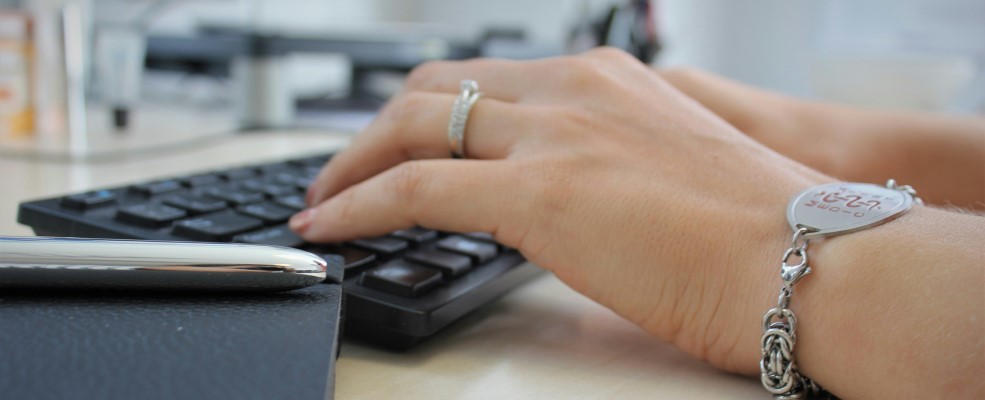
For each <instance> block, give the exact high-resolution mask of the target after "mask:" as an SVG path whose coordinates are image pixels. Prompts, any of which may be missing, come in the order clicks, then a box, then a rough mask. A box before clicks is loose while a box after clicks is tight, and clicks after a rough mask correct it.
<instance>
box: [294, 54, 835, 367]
mask: <svg viewBox="0 0 985 400" xmlns="http://www.w3.org/2000/svg"><path fill="white" fill-rule="evenodd" d="M462 79H475V80H476V81H478V82H479V84H480V88H481V90H482V91H483V92H484V93H485V95H484V97H483V98H482V99H481V100H479V101H478V103H477V104H476V105H475V107H474V108H473V109H472V113H471V115H470V117H469V120H468V126H467V129H466V134H465V146H466V147H465V153H466V155H467V157H468V159H464V160H454V159H447V158H448V157H449V154H450V148H449V144H448V139H447V136H446V135H447V134H446V132H447V131H446V129H447V124H448V119H449V115H450V111H451V105H452V102H453V100H454V98H455V97H456V95H457V93H458V85H459V81H460V80H462ZM827 180H828V178H826V177H825V176H823V175H821V174H819V173H817V172H815V171H813V170H811V169H809V168H806V167H804V166H802V165H800V164H797V163H795V162H793V161H791V160H789V159H787V158H785V157H784V156H781V155H779V154H777V153H775V152H773V151H771V150H770V149H768V148H767V147H765V146H762V145H760V144H759V143H757V142H756V141H754V140H751V139H749V138H748V137H746V136H745V135H743V134H742V133H741V132H739V131H738V130H736V129H735V128H734V127H732V126H731V125H729V124H728V123H726V122H725V121H723V120H721V119H720V118H719V117H717V116H716V115H715V114H713V113H711V112H710V111H708V110H707V109H705V108H704V107H702V106H700V105H699V104H698V103H697V102H695V101H693V100H691V99H690V98H688V97H686V96H684V95H682V94H681V93H680V92H678V91H677V90H676V89H674V88H673V86H671V85H669V84H668V83H667V82H665V81H664V80H663V79H661V78H660V77H659V76H657V75H656V74H653V73H652V71H651V70H650V69H649V68H647V66H645V65H643V64H641V63H639V62H638V61H636V60H635V59H633V58H632V57H630V56H629V55H627V54H625V53H622V52H620V51H616V50H612V49H600V50H595V51H591V52H589V53H586V54H585V55H582V56H577V57H563V58H554V59H546V60H538V61H528V62H517V61H503V60H473V61H465V62H436V63H429V64H427V65H425V66H422V67H420V68H418V69H416V70H415V71H414V72H413V73H412V74H411V76H410V77H409V78H408V82H407V86H406V88H405V90H404V91H403V93H402V94H400V95H398V96H396V97H395V98H394V99H393V100H391V102H390V103H389V104H388V105H387V106H386V107H385V109H384V110H383V111H382V112H381V114H380V116H379V117H378V118H377V119H376V120H375V121H374V122H373V123H372V124H371V126H370V127H369V128H367V129H366V131H365V132H362V133H361V134H360V135H358V136H357V137H356V138H355V139H354V141H353V143H352V145H351V146H350V147H349V148H348V149H347V150H345V151H343V152H341V153H340V154H338V155H336V156H335V157H334V158H333V159H332V160H331V161H330V163H329V164H328V165H327V166H326V167H325V168H324V169H323V170H322V171H321V174H320V175H319V177H318V179H317V180H316V182H315V183H314V184H313V185H312V187H311V189H310V190H309V193H308V194H309V195H308V201H309V204H310V205H311V208H309V209H307V210H305V211H303V212H301V213H299V214H298V215H296V216H295V217H294V218H292V220H291V227H292V228H293V229H295V230H296V231H297V232H298V233H299V234H300V235H301V236H303V237H304V238H305V239H306V240H309V241H319V242H330V241H343V240H349V239H353V238H356V237H361V236H372V235H380V234H384V233H387V232H390V231H393V230H396V229H399V228H406V227H409V226H412V225H421V226H425V227H428V228H433V229H439V230H446V231H457V232H469V231H483V232H492V233H493V234H495V237H496V239H497V240H498V241H500V242H501V243H503V244H505V245H507V246H510V247H514V248H517V249H519V250H520V252H522V253H523V254H524V255H525V256H526V257H527V258H528V259H529V260H530V261H532V262H533V263H535V264H536V265H539V266H541V267H543V268H546V269H548V270H550V271H552V272H554V273H555V274H556V275H557V276H558V277H559V278H560V279H561V280H563V281H564V282H565V283H567V284H568V285H570V286H571V287H572V288H574V289H575V290H577V291H579V292H581V293H583V294H585V295H587V296H589V297H591V298H592V299H594V300H596V301H598V302H600V303H601V304H603V305H605V306H607V307H609V308H611V309H612V310H614V311H615V312H617V313H619V314H620V315H622V316H624V317H625V318H627V319H629V320H631V321H633V322H634V323H636V324H638V325H640V326H641V327H643V328H644V329H645V330H647V331H648V332H650V333H652V334H654V335H656V336H657V337H660V338H662V339H664V340H667V341H670V342H673V343H674V344H676V345H678V346H679V347H681V348H683V349H684V350H685V351H687V352H689V353H691V354H693V355H695V356H697V357H701V358H705V359H707V360H709V361H711V362H712V363H714V364H715V365H718V366H720V367H723V368H726V369H728V370H731V371H739V372H743V373H750V374H755V373H757V372H758V360H759V358H760V355H759V338H760V335H761V334H762V332H761V330H760V329H761V328H760V324H759V321H760V320H761V318H762V314H763V312H765V310H767V309H768V308H769V307H771V305H772V304H774V302H775V294H776V290H777V287H778V285H779V282H778V278H777V265H776V264H777V258H778V257H779V256H780V255H782V254H783V250H784V249H785V247H784V245H785V244H786V241H787V240H788V239H789V228H788V227H787V226H786V223H785V219H784V212H785V207H786V204H787V201H788V200H789V199H790V197H791V196H792V195H793V194H795V193H796V192H799V191H800V190H802V189H804V188H806V187H808V186H811V185H814V184H817V183H820V182H823V181H827Z"/></svg>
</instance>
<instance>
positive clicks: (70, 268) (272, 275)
mask: <svg viewBox="0 0 985 400" xmlns="http://www.w3.org/2000/svg"><path fill="white" fill-rule="evenodd" d="M331 259H332V258H330V260H331ZM326 269H327V268H326V262H325V260H323V259H322V258H321V257H318V256H316V255H314V254H311V253H306V252H303V251H299V250H295V249H289V248H283V247H276V246H259V245H244V244H216V243H196V242H158V241H140V240H106V239H79V238H45V237H3V236H0V288H11V287H20V288H65V289H84V288H91V289H131V290H139V289H161V290H186V291H187V290H208V291H220V290H221V291H270V290H290V289H300V288H302V287H307V286H311V285H316V284H319V283H322V282H323V281H325V278H326ZM341 280H342V265H341V263H336V264H334V265H332V273H331V276H330V277H329V282H330V283H333V284H338V283H340V281H341Z"/></svg>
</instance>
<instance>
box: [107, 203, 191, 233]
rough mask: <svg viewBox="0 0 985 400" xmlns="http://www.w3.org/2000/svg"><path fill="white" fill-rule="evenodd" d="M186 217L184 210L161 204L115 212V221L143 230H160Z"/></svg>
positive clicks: (131, 207)
mask: <svg viewBox="0 0 985 400" xmlns="http://www.w3.org/2000/svg"><path fill="white" fill-rule="evenodd" d="M186 215H188V214H187V213H185V210H182V209H180V208H174V207H169V206H166V205H163V204H135V205H132V206H126V207H123V208H121V209H120V210H119V211H117V212H116V219H118V220H120V221H123V222H127V223H130V224H133V225H137V226H142V227H145V228H160V227H162V226H167V225H169V224H170V223H171V221H174V220H176V219H178V218H184V217H185V216H186Z"/></svg>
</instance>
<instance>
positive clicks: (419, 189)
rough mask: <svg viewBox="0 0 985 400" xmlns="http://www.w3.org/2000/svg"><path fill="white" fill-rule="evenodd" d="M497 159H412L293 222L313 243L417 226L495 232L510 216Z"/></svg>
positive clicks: (506, 174) (504, 172)
mask: <svg viewBox="0 0 985 400" xmlns="http://www.w3.org/2000/svg"><path fill="white" fill-rule="evenodd" d="M509 168H510V167H509V166H508V165H507V164H505V162H504V161H501V160H489V161H477V160H416V161H408V162H405V163H403V164H400V165H398V166H396V167H394V168H391V169H389V170H387V171H386V172H384V173H382V174H379V175H376V176H374V177H372V178H371V179H369V180H367V181H365V182H362V183H360V184H358V185H355V186H352V187H350V188H348V189H346V190H345V191H344V192H342V193H341V194H339V195H338V196H335V197H332V198H331V199H329V200H328V201H325V202H323V203H321V204H319V205H317V206H315V207H313V208H309V209H307V210H305V211H302V212H301V213H299V214H297V215H295V216H294V217H293V218H291V221H290V226H291V229H294V230H295V231H296V232H298V233H299V234H300V235H301V236H302V237H303V238H304V239H305V240H308V241H311V242H338V241H345V240H350V239H354V238H357V237H366V236H373V235H382V234H385V233H388V232H392V231H394V230H397V229H401V228H407V227H410V226H413V225H421V226H425V227H428V228H432V229H439V230H448V231H457V232H471V231H476V232H496V231H497V230H498V229H499V228H500V226H499V224H500V223H501V221H503V220H507V219H508V216H509V215H511V214H513V213H514V212H515V211H516V209H515V206H514V205H515V204H516V203H517V202H516V201H515V200H514V199H515V195H514V194H515V193H517V189H514V188H515V187H516V185H515V182H513V180H514V179H515V178H512V177H514V176H515V175H514V174H513V173H512V172H511V171H509V170H508V169H509Z"/></svg>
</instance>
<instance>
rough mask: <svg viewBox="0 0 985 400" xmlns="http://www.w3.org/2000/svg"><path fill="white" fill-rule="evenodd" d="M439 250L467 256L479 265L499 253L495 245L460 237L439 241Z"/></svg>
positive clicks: (450, 237)
mask: <svg viewBox="0 0 985 400" xmlns="http://www.w3.org/2000/svg"><path fill="white" fill-rule="evenodd" d="M438 248H439V249H442V250H448V251H452V252H455V253H459V254H464V255H467V256H469V257H472V259H473V260H475V262H476V263H479V264H482V263H484V262H486V261H489V260H491V259H492V258H493V257H496V254H497V253H498V252H499V249H498V248H497V247H496V245H495V244H492V243H485V242H480V241H478V240H474V239H469V238H467V237H464V236H458V235H455V236H449V237H446V238H444V239H441V240H439V241H438Z"/></svg>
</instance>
